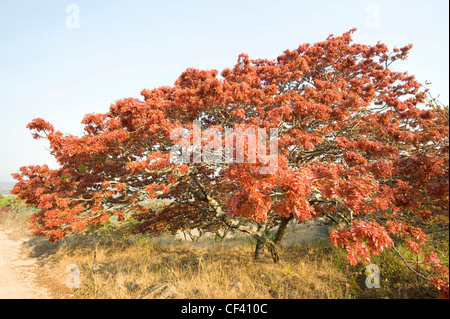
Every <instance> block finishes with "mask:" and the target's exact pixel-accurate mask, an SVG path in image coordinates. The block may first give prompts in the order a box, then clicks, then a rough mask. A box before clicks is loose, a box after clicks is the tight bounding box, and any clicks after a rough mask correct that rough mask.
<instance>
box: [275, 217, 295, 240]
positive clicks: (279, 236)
mask: <svg viewBox="0 0 450 319" xmlns="http://www.w3.org/2000/svg"><path fill="white" fill-rule="evenodd" d="M292 218H294V215H293V214H292V213H291V214H290V215H289V217H281V223H280V226H278V230H277V233H276V234H275V239H274V240H273V243H274V244H275V245H276V246H279V245H280V243H281V240H282V239H283V238H284V235H286V228H287V225H288V224H289V221H290V220H291V219H292Z"/></svg>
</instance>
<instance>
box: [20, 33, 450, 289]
mask: <svg viewBox="0 0 450 319" xmlns="http://www.w3.org/2000/svg"><path fill="white" fill-rule="evenodd" d="M354 31H355V29H352V30H350V31H349V32H346V33H344V34H343V35H340V36H333V35H331V36H329V37H328V38H327V39H326V40H325V41H322V42H318V43H315V44H312V45H311V44H302V45H300V46H299V47H298V48H297V49H295V50H286V51H284V52H283V54H281V55H280V56H278V57H277V58H276V59H275V60H267V59H254V60H252V59H250V58H249V57H248V55H246V54H241V55H239V57H238V60H237V63H236V65H235V66H234V67H232V68H227V69H225V70H223V71H222V72H221V73H220V75H219V72H218V71H217V70H198V69H193V68H189V69H187V70H186V71H185V72H183V73H182V74H181V75H180V77H179V78H178V79H177V80H176V81H175V83H174V85H173V86H164V87H159V88H155V89H152V90H147V89H144V90H142V92H141V94H142V96H143V99H141V100H140V99H137V98H124V99H121V100H118V101H116V102H115V103H114V104H112V105H111V107H110V109H109V112H107V113H104V114H87V115H86V116H85V117H84V119H83V120H82V123H83V124H84V135H82V136H73V135H69V134H63V133H62V132H61V131H58V130H55V129H54V127H53V126H52V125H51V124H50V123H47V122H46V121H44V120H43V119H40V118H37V119H34V120H33V121H32V122H31V123H29V124H28V126H27V127H28V128H29V129H30V130H32V131H33V134H34V135H33V136H34V138H45V139H47V140H48V142H49V144H50V150H51V154H52V155H53V156H54V157H55V158H56V160H57V161H58V163H59V168H58V169H49V167H48V166H46V165H42V166H40V165H35V166H28V167H22V168H21V169H20V173H18V174H13V177H14V178H15V179H17V184H16V185H15V187H14V189H13V193H14V194H16V195H17V196H18V197H19V198H20V199H22V200H24V201H25V202H26V203H27V204H29V205H33V206H36V207H38V208H40V211H39V212H37V213H35V214H34V215H33V217H32V222H33V225H34V228H35V234H36V235H40V236H46V237H49V238H50V239H51V240H52V241H57V240H58V239H61V238H64V237H65V236H67V235H69V234H70V233H72V232H76V231H82V230H84V229H85V228H86V227H87V226H88V224H94V225H96V224H99V223H103V222H106V221H107V220H108V219H109V218H110V217H111V216H114V215H117V216H118V218H119V220H121V219H123V218H124V216H132V217H133V218H135V219H136V220H137V221H138V223H137V224H136V229H137V230H138V231H141V232H146V233H151V234H155V235H157V234H159V233H161V232H163V231H171V232H176V231H177V230H184V229H194V228H198V229H201V230H203V231H216V230H217V229H220V228H223V227H231V228H235V229H238V230H241V231H243V232H246V233H248V234H250V235H252V236H254V237H255V238H256V239H257V241H258V242H259V243H261V244H262V245H265V246H266V247H268V249H269V251H270V252H271V253H272V256H273V257H274V260H277V259H278V257H277V244H278V243H279V241H280V237H278V238H277V239H276V240H275V241H272V240H270V239H268V238H266V237H265V236H264V232H263V229H264V228H265V227H269V228H270V227H275V226H279V232H278V234H279V235H280V236H282V235H283V227H285V226H286V224H287V222H288V221H289V220H290V219H297V220H299V221H306V220H309V219H311V218H317V217H320V216H327V217H329V218H331V219H335V220H343V221H344V222H345V223H346V225H345V226H343V227H340V228H337V229H335V230H333V231H332V233H331V235H330V241H331V243H332V244H334V245H336V246H341V247H344V248H345V249H346V251H347V254H348V260H349V262H350V263H351V264H353V265H355V264H357V262H358V261H370V256H371V255H373V254H378V253H379V252H380V251H382V250H383V249H389V248H394V249H395V246H394V241H403V242H404V243H406V245H407V246H408V247H409V248H410V249H411V251H412V252H414V253H419V252H420V251H421V247H422V246H423V245H424V244H425V242H426V239H427V236H426V234H425V233H424V232H423V231H422V228H421V225H423V223H425V222H430V221H432V222H434V223H437V224H440V225H442V226H443V227H447V228H448V192H449V180H448V151H449V147H448V136H449V134H448V133H449V130H448V108H442V107H439V106H437V105H435V104H433V103H430V102H429V100H428V99H427V91H426V89H424V87H423V86H422V85H421V84H420V83H418V82H417V81H416V80H415V77H414V76H413V75H410V74H408V73H407V72H398V71H394V70H392V69H391V67H390V66H391V64H392V63H394V62H397V61H398V60H406V58H407V54H408V52H409V51H410V50H411V48H412V45H407V46H405V47H402V48H394V49H392V50H389V49H388V48H387V46H386V45H384V44H383V43H377V44H375V45H363V44H358V43H354V42H353V40H352V38H351V35H352V33H353V32H354ZM195 123H200V125H201V128H200V127H199V126H198V125H196V124H195ZM227 129H234V130H238V129H240V130H241V131H245V130H247V132H248V130H250V131H251V130H254V131H255V132H256V131H257V132H258V138H259V136H260V135H261V136H262V137H263V138H265V137H267V139H265V140H264V139H263V140H262V142H261V143H259V144H258V147H257V149H258V151H261V152H260V153H261V154H258V155H261V156H258V157H257V158H255V157H254V156H253V157H252V154H253V153H252V152H254V149H253V148H254V147H253V146H252V145H253V144H251V143H250V140H251V137H250V136H246V137H245V138H244V139H243V141H244V145H246V146H245V147H243V148H242V150H241V151H242V152H241V153H242V154H241V155H242V156H245V157H244V158H246V159H247V161H245V160H244V161H237V160H234V161H227V160H226V159H225V156H226V154H225V152H219V155H218V158H219V160H218V161H208V160H207V159H208V157H207V155H208V154H209V153H208V152H210V151H211V149H215V150H216V151H217V150H219V151H220V150H223V149H225V145H226V143H227V142H230V140H229V139H227V135H226V134H225V132H226V130H227ZM200 130H201V131H200ZM270 130H272V132H276V133H277V136H276V145H275V146H276V149H275V152H276V154H275V156H274V157H273V156H272V157H267V156H265V155H267V153H266V151H267V152H268V151H269V149H270V150H272V149H271V148H270V147H271V146H272V144H271V143H272V142H274V141H273V139H269V138H268V137H269V131H270ZM174 132H184V139H183V137H182V136H181V135H180V134H174ZM199 132H200V133H199ZM211 132H214V134H212V133H211ZM260 132H261V134H260ZM263 132H267V134H266V135H264V134H262V133H263ZM186 136H188V138H185V137H186ZM217 137H219V138H217ZM222 137H225V138H222ZM237 140H238V138H236V137H233V136H231V143H233V142H235V143H238V141H237ZM258 141H260V140H259V139H258ZM186 142H187V143H188V145H186ZM183 143H185V144H183ZM232 145H233V144H232ZM175 146H180V147H182V148H181V151H182V152H184V153H183V154H184V156H186V157H185V158H184V159H185V160H186V159H187V161H184V162H177V161H175V160H174V153H173V150H174V147H175ZM193 146H199V147H200V149H202V150H203V152H200V150H199V148H198V147H197V148H195V147H193ZM208 146H209V148H208ZM211 146H214V147H215V148H211ZM205 150H206V151H205ZM238 153H239V152H236V157H238ZM232 155H234V153H233V154H232ZM249 158H252V159H253V161H249V160H248V159H249ZM264 167H266V168H268V167H271V168H273V167H275V170H273V171H270V172H269V173H267V172H264V171H261V168H264ZM148 199H165V200H170V204H169V205H167V206H166V207H164V209H162V210H161V211H158V212H155V211H153V210H152V209H150V208H148V207H147V206H145V205H143V201H145V200H148ZM252 222H256V223H258V225H259V226H258V227H257V226H256V225H255V224H254V223H252ZM261 225H263V227H262V226H261ZM426 262H427V263H428V264H429V265H431V266H432V267H434V269H435V270H436V276H434V277H432V278H431V280H433V281H434V283H435V285H436V286H437V287H438V288H439V289H441V290H443V291H447V293H448V268H444V267H443V266H442V265H441V262H440V261H439V259H438V258H437V255H436V254H428V255H427V257H426Z"/></svg>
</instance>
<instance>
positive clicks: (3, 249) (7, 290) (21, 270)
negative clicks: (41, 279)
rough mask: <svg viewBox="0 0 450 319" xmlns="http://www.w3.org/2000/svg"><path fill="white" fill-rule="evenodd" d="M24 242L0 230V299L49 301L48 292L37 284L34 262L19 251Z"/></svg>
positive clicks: (36, 267)
mask: <svg viewBox="0 0 450 319" xmlns="http://www.w3.org/2000/svg"><path fill="white" fill-rule="evenodd" d="M24 242H25V240H12V239H10V238H9V237H8V232H6V231H4V230H1V229H0V299H50V298H52V297H51V296H50V294H49V292H48V290H47V289H46V288H44V287H41V286H39V285H38V284H37V278H38V277H37V276H38V271H37V270H38V265H36V261H35V260H33V259H32V258H29V257H27V256H25V255H24V254H23V252H22V250H21V245H22V244H23V243H24Z"/></svg>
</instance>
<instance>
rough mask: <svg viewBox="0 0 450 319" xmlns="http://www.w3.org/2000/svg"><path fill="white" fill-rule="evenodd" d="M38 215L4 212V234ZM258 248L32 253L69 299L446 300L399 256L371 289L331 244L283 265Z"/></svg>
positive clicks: (132, 245) (308, 248)
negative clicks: (71, 270) (73, 272)
mask: <svg viewBox="0 0 450 319" xmlns="http://www.w3.org/2000/svg"><path fill="white" fill-rule="evenodd" d="M30 214H31V212H30V210H29V209H27V208H19V209H15V210H14V211H11V210H10V209H5V208H3V209H2V211H1V212H0V227H2V228H7V229H13V230H14V232H13V233H14V234H16V235H17V236H23V235H26V234H29V231H28V230H27V227H28V224H27V218H28V217H29V216H30ZM254 248H255V242H254V241H253V240H252V239H250V238H247V237H243V236H238V237H235V238H230V239H224V240H222V241H220V240H214V239H212V238H205V239H203V238H201V239H200V240H199V241H198V242H186V241H181V240H176V239H174V238H173V237H171V236H167V235H166V236H161V237H158V238H150V237H147V236H144V235H139V236H133V237H122V236H119V235H117V234H112V235H111V236H101V237H100V236H96V235H90V236H87V235H78V236H72V237H70V238H68V239H67V240H64V241H61V242H58V243H57V244H55V245H53V244H50V243H49V242H48V241H47V240H45V239H43V238H35V237H33V238H30V239H29V240H28V242H27V246H26V249H27V252H28V254H29V255H30V256H32V257H33V258H37V259H38V260H39V265H40V268H41V271H42V272H41V274H42V275H41V278H42V279H41V280H42V282H43V283H44V284H45V285H46V286H48V287H49V288H50V289H51V290H52V291H53V292H54V294H55V295H57V296H60V297H61V298H141V297H143V296H145V295H146V294H147V293H148V291H149V288H151V287H155V286H157V285H161V284H168V285H170V287H171V289H172V290H171V293H170V295H167V297H169V298H207V299H210V298H238V299H246V298H295V299H304V298H307V299H316V298H320V299H328V298H332V299H336V298H337V299H342V298H357V299H359V298H389V299H395V298H402V299H410V298H438V292H437V291H436V290H435V289H434V287H433V286H432V284H431V283H430V282H428V281H425V280H423V279H420V278H418V277H417V276H416V275H415V274H414V273H412V272H411V271H410V270H408V269H407V268H406V267H405V265H404V264H403V263H402V262H401V261H400V260H399V258H398V257H397V256H396V255H395V253H394V252H392V251H385V252H384V253H383V254H381V255H380V256H375V257H374V258H373V260H372V262H373V263H374V264H376V265H378V266H379V268H380V288H378V289H375V288H372V289H369V288H367V287H366V284H365V280H366V275H365V267H366V266H367V264H359V265H357V266H356V267H353V266H351V265H350V264H349V263H348V262H347V260H346V255H345V251H343V250H342V249H338V248H334V247H332V246H330V245H329V244H328V243H327V242H324V241H321V242H312V243H309V244H295V243H292V240H291V242H290V245H289V247H282V248H281V256H282V260H281V262H280V263H279V264H274V263H273V262H272V261H271V258H270V256H269V254H268V253H267V255H266V257H265V259H264V260H262V261H254V260H253V250H254ZM398 249H400V250H401V251H402V253H404V254H405V256H407V257H408V258H409V259H410V260H416V258H417V257H416V256H412V255H408V254H407V252H406V250H405V249H402V247H399V248H398ZM441 250H442V254H443V255H446V256H448V241H445V240H442V247H441ZM418 258H419V259H418V260H419V261H420V258H421V256H419V257H418ZM446 261H447V262H448V257H447V260H446ZM71 264H74V265H77V266H78V267H79V270H80V286H79V288H76V289H75V288H72V289H69V288H67V287H66V279H67V276H68V273H67V272H66V267H67V266H68V265H71ZM417 266H419V267H420V264H416V265H415V266H414V267H417ZM418 270H420V271H421V272H422V273H426V269H418Z"/></svg>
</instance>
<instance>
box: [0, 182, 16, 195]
mask: <svg viewBox="0 0 450 319" xmlns="http://www.w3.org/2000/svg"><path fill="white" fill-rule="evenodd" d="M14 185H15V183H14V182H0V194H2V195H9V192H10V191H11V189H12V188H13V187H14Z"/></svg>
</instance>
